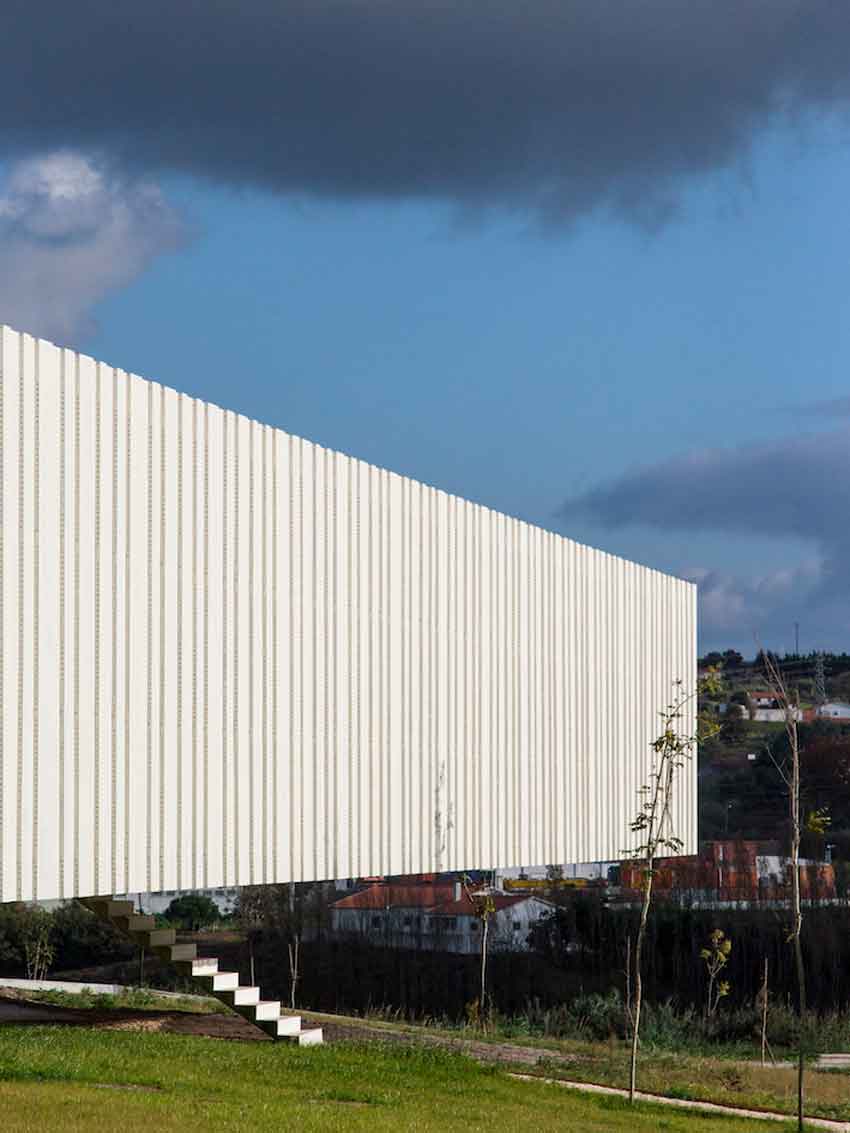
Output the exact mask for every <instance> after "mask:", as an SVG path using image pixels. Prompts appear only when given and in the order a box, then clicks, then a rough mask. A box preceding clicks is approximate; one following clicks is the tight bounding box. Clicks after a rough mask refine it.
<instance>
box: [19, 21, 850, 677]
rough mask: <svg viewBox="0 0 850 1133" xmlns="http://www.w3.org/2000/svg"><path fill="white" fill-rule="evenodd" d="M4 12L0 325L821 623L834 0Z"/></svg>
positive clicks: (836, 518) (834, 540)
mask: <svg viewBox="0 0 850 1133" xmlns="http://www.w3.org/2000/svg"><path fill="white" fill-rule="evenodd" d="M7 7H8V9H9V10H7V12H6V20H5V21H4V24H5V26H4V35H3V38H2V41H0V321H2V322H6V323H8V324H9V325H12V326H14V327H16V328H17V329H21V330H27V331H30V332H32V333H35V334H39V335H42V336H44V337H47V338H50V339H52V340H54V341H57V342H59V343H61V344H67V345H71V346H74V347H76V348H79V349H82V350H85V351H86V352H87V353H90V354H93V355H95V356H96V357H99V358H102V359H104V360H106V361H108V362H111V363H113V364H115V365H118V366H121V367H123V368H126V369H131V370H134V371H135V372H137V373H140V374H142V375H144V376H145V377H149V378H153V379H156V380H158V381H162V382H165V383H167V384H168V385H171V386H173V387H175V388H178V389H181V390H184V391H186V392H189V393H192V394H194V395H197V396H200V397H203V398H206V399H208V400H212V401H215V402H217V403H219V404H221V405H224V406H227V407H228V408H232V409H236V410H239V411H241V412H244V413H246V414H249V415H251V416H254V417H257V418H260V419H261V420H263V421H268V422H271V423H273V424H275V425H279V426H280V427H282V428H284V429H287V430H288V431H291V432H294V433H297V434H299V435H302V436H306V437H309V438H310V439H313V440H317V441H320V442H321V443H323V444H326V445H330V446H332V447H334V448H337V449H340V450H342V451H345V452H349V453H352V454H354V455H356V456H359V457H362V458H364V459H366V460H369V461H372V462H373V463H376V464H379V465H383V466H385V467H389V468H392V469H394V470H396V471H398V472H401V473H405V474H408V475H411V476H415V477H417V478H418V479H421V480H424V481H426V482H428V483H431V484H434V485H437V486H438V487H440V488H443V489H445V490H447V491H451V492H456V493H458V494H460V495H463V496H466V497H468V498H471V499H474V500H477V501H480V502H482V503H484V504H487V505H488V506H491V507H494V508H497V509H499V510H501V511H506V512H508V513H510V514H513V515H518V516H521V517H522V518H524V519H527V520H530V521H532V522H535V523H540V524H543V525H544V526H546V527H549V528H551V529H553V530H556V531H560V532H562V533H564V534H566V535H569V536H571V537H573V538H576V539H579V540H580V541H582V542H587V543H591V544H593V545H595V546H599V547H603V548H604V549H606V550H609V551H613V552H615V553H618V554H623V555H626V556H628V557H630V558H634V559H637V560H638V561H640V562H644V563H647V564H650V565H652V566H655V567H659V568H661V569H663V570H669V571H673V572H674V573H676V574H678V575H681V576H684V577H688V578H691V579H693V580H694V581H696V582H697V583H698V584H699V595H700V646H701V649H703V650H707V649H712V648H718V647H722V648H725V647H735V648H739V649H741V650H742V651H743V652H745V653H747V654H750V655H752V654H753V653H754V652H755V649H756V648H757V643H758V644H764V645H765V646H767V647H770V648H776V649H780V650H783V649H787V648H791V647H793V643H794V626H795V623H799V627H800V628H799V636H800V646H801V649H803V650H805V651H808V650H812V649H837V650H840V649H850V602H848V593H850V525H848V523H847V521H846V517H847V515H848V510H850V508H848V505H850V447H848V441H850V380H848V367H849V366H850V320H848V317H847V316H848V314H849V313H850V311H848V306H849V305H850V299H849V298H848V282H847V276H848V273H847V264H848V262H850V233H848V228H847V225H846V224H845V216H846V212H847V206H846V201H847V198H848V188H850V113H848V111H850V6H848V5H847V4H846V2H845V0H805V2H804V0H690V2H689V3H688V4H687V5H683V4H681V3H680V2H679V0H676V2H674V0H636V2H635V3H633V4H629V5H623V4H622V3H621V2H619V0H618V2H616V3H615V2H614V0H593V2H592V3H591V2H589V0H582V2H579V0H537V2H536V3H535V4H534V5H530V6H529V5H518V4H516V3H515V2H514V0H510V2H509V0H486V2H485V0H452V2H451V3H449V2H448V0H392V2H390V0H309V2H307V0H252V2H251V3H250V4H244V3H243V4H238V3H236V2H235V0H184V3H182V4H181V5H179V6H174V5H173V4H170V3H169V4H166V3H164V2H163V0H146V3H145V4H144V5H138V4H136V3H128V2H125V0H109V2H107V0H81V2H80V3H77V4H74V5H67V4H64V3H60V2H59V0H28V2H26V3H24V2H23V0H7ZM845 552H848V553H845Z"/></svg>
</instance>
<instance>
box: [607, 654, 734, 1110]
mask: <svg viewBox="0 0 850 1133" xmlns="http://www.w3.org/2000/svg"><path fill="white" fill-rule="evenodd" d="M718 686H719V677H718V675H717V673H716V672H715V671H714V670H712V671H711V672H710V673H709V674H708V675H707V676H706V677H704V678H703V679H702V680H701V681H700V682H698V684H697V687H696V688H693V689H687V688H685V687H684V684H683V682H682V681H681V680H677V681H676V682H675V684H674V694H673V699H672V701H671V702H670V703H669V704H668V705H667V707H666V708H665V709H664V711H663V712H662V713H661V721H662V727H661V733H660V735H659V736H658V737H657V738H656V739H655V740H654V741H653V743H652V751H653V763H652V770H651V772H650V776H649V782H648V783H646V784H644V786H643V787H641V788H640V797H641V804H640V808H639V810H638V813H637V815H636V816H635V818H634V820H633V822H632V824H631V829H632V832H633V833H634V834H637V835H638V836H639V837H640V838H642V841H641V842H640V843H639V844H638V845H637V846H635V847H633V849H632V850H631V851H626V855H627V856H629V857H632V858H637V859H638V860H639V861H640V863H641V867H642V873H643V876H642V879H641V890H642V900H641V910H640V921H639V923H638V931H637V936H636V939H635V949H634V972H635V978H634V998H633V1002H632V1004H631V1010H630V1016H631V1020H632V1050H631V1059H630V1064H629V1101H630V1102H633V1101H634V1100H635V1088H636V1082H637V1056H638V1044H639V1042H640V1016H641V1008H642V1006H643V978H642V971H643V968H642V962H643V948H644V942H645V939H646V927H647V921H648V920H649V910H650V906H651V904H652V883H653V878H654V876H655V863H656V860H657V859H658V858H659V857H660V856H661V855H662V853H663V852H664V851H665V850H666V851H668V852H669V853H672V854H675V853H678V851H679V850H681V848H682V839H681V838H680V837H679V836H678V835H677V834H676V832H675V831H674V830H673V829H672V804H673V795H674V790H675V786H676V780H677V778H678V776H679V772H680V771H681V769H682V767H684V765H685V763H686V762H687V760H689V759H690V758H691V757H692V756H693V753H694V751H695V749H696V747H697V745H698V743H699V741H700V740H701V739H702V738H703V737H704V736H706V735H710V734H714V732H715V731H716V725H715V724H713V723H711V722H710V721H707V720H703V721H700V722H698V725H697V728H696V731H695V732H693V733H692V732H689V731H686V732H682V731H681V730H680V721H681V719H682V717H683V716H684V713H685V709H686V708H687V707H688V705H689V704H690V703H691V702H692V701H694V700H696V699H697V697H698V696H699V695H700V693H701V692H703V690H704V691H706V692H711V693H714V692H716V691H717V690H718Z"/></svg>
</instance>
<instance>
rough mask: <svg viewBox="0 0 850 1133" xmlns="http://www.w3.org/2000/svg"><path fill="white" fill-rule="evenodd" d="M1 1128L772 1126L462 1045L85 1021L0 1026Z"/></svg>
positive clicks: (591, 1129)
mask: <svg viewBox="0 0 850 1133" xmlns="http://www.w3.org/2000/svg"><path fill="white" fill-rule="evenodd" d="M0 1110H1V1111H2V1114H3V1119H2V1120H3V1129H4V1130H5V1131H8V1133H18V1131H22V1130H27V1131H30V1130H33V1131H35V1130H38V1131H39V1133H41V1131H43V1130H52V1129H60V1130H62V1131H63V1133H77V1131H83V1130H85V1131H86V1133H91V1131H97V1130H104V1131H107V1130H108V1131H110V1133H112V1131H115V1130H120V1131H121V1133H134V1131H136V1130H139V1131H142V1130H144V1131H145V1133H150V1131H152V1130H156V1131H157V1133H159V1131H165V1130H175V1131H177V1130H181V1131H192V1130H198V1131H200V1130H219V1129H225V1130H231V1129H232V1130H237V1129H238V1130H289V1129H293V1130H296V1129H297V1130H335V1129H345V1130H348V1129H351V1130H369V1131H374V1130H378V1131H380V1130H394V1131H397V1130H417V1131H419V1130H422V1131H428V1130H444V1129H446V1130H447V1129H462V1130H487V1131H488V1133H490V1131H493V1130H497V1129H499V1130H502V1129H504V1130H525V1129H528V1130H533V1131H535V1133H541V1131H545V1130H580V1131H582V1133H597V1131H598V1133H608V1131H616V1130H623V1131H626V1130H628V1131H630V1133H643V1131H647V1133H648V1131H650V1130H652V1131H656V1130H664V1131H667V1133H679V1131H682V1133H685V1131H687V1133H727V1131H728V1133H732V1131H733V1130H734V1131H736V1133H745V1131H747V1130H752V1131H753V1133H755V1131H756V1130H761V1131H762V1133H765V1131H766V1130H767V1129H770V1128H777V1129H780V1128H784V1125H773V1124H770V1125H767V1124H765V1123H764V1122H748V1121H742V1120H741V1119H739V1118H731V1119H726V1118H720V1117H714V1116H710V1115H699V1114H690V1113H687V1112H681V1111H676V1110H669V1109H663V1108H661V1107H655V1106H646V1105H640V1106H638V1107H637V1108H636V1109H630V1108H629V1107H628V1106H627V1105H626V1104H625V1103H624V1102H622V1101H620V1100H619V1099H606V1098H593V1097H589V1096H584V1095H577V1094H574V1093H572V1092H570V1091H567V1090H564V1089H562V1088H560V1087H558V1086H553V1085H547V1084H545V1083H536V1082H535V1083H527V1082H520V1081H517V1080H515V1079H512V1078H510V1077H508V1075H507V1074H506V1073H505V1072H504V1071H503V1070H500V1069H497V1068H494V1067H488V1066H481V1065H478V1064H477V1063H475V1062H472V1061H471V1060H469V1059H467V1058H466V1057H464V1056H462V1055H457V1054H453V1053H450V1052H447V1051H444V1050H439V1049H426V1048H421V1047H416V1046H404V1045H399V1044H393V1045H385V1044H384V1043H381V1042H370V1043H339V1044H334V1045H328V1046H325V1047H316V1048H312V1049H310V1048H306V1049H301V1050H299V1049H298V1048H294V1047H290V1046H285V1045H283V1044H279V1045H273V1044H271V1043H247V1042H246V1043H240V1042H221V1041H215V1040H210V1039H205V1038H195V1037H186V1036H179V1035H166V1034H152V1033H145V1032H121V1031H116V1032H104V1031H98V1030H95V1029H89V1028H85V1027H73V1028H71V1027H60V1026H43V1027H17V1026H14V1025H8V1026H5V1027H1V1028H0Z"/></svg>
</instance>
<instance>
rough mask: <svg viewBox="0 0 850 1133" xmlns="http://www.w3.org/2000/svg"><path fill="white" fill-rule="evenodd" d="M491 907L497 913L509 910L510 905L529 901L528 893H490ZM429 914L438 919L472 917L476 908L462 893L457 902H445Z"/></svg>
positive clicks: (465, 894)
mask: <svg viewBox="0 0 850 1133" xmlns="http://www.w3.org/2000/svg"><path fill="white" fill-rule="evenodd" d="M490 896H491V898H492V901H493V905H494V906H495V908H496V911H497V912H498V911H499V910H500V909H509V908H510V907H511V905H518V904H520V903H521V902H522V901H527V900H528V899H529V896H530V894H529V893H511V894H510V895H509V894H507V893H491V894H490ZM431 913H432V914H433V915H435V916H439V917H454V916H465V917H474V916H475V915H476V908H475V905H474V904H473V902H472V900H471V899H470V897H469V895H468V894H467V893H462V894H461V895H460V899H459V900H458V901H454V900H452V901H446V902H445V904H443V905H440V906H438V907H437V908H434V909H431Z"/></svg>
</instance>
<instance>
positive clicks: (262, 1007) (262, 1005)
mask: <svg viewBox="0 0 850 1133" xmlns="http://www.w3.org/2000/svg"><path fill="white" fill-rule="evenodd" d="M246 1014H249V1017H250V1018H252V1019H254V1020H256V1022H258V1023H261V1022H268V1021H269V1020H274V1019H279V1018H280V1001H279V1000H277V999H261V1000H259V1002H257V1003H255V1004H254V1005H253V1006H252V1007H248V1008H246Z"/></svg>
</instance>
